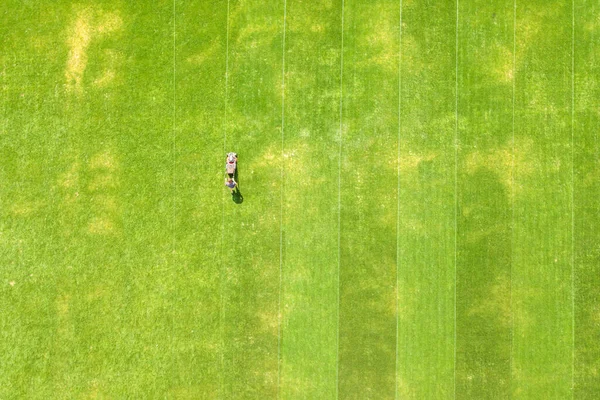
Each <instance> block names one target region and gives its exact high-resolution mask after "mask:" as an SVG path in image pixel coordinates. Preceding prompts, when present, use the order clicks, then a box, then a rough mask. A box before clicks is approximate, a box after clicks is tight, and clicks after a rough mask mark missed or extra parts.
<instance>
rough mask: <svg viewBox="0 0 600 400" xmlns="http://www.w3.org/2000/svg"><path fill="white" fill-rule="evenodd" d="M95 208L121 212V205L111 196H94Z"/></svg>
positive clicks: (92, 199) (93, 203)
mask: <svg viewBox="0 0 600 400" xmlns="http://www.w3.org/2000/svg"><path fill="white" fill-rule="evenodd" d="M90 201H91V203H92V206H93V208H95V209H101V210H105V211H109V212H111V213H116V212H118V210H119V204H118V202H117V200H116V199H115V197H114V196H109V195H104V194H100V195H94V196H93V197H92V198H91V200H90Z"/></svg>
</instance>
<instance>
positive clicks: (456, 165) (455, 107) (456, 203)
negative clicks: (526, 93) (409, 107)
mask: <svg viewBox="0 0 600 400" xmlns="http://www.w3.org/2000/svg"><path fill="white" fill-rule="evenodd" d="M458 6H459V4H458V0H456V43H455V67H456V70H455V86H454V94H455V96H454V98H455V101H454V113H455V116H454V398H455V399H456V272H457V269H458V267H457V265H458V264H457V255H456V252H457V249H458V248H457V240H458Z"/></svg>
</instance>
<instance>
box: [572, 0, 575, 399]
mask: <svg viewBox="0 0 600 400" xmlns="http://www.w3.org/2000/svg"><path fill="white" fill-rule="evenodd" d="M571 318H572V320H571V330H572V331H571V336H572V339H571V340H572V343H571V344H572V353H571V397H572V398H575V0H572V1H571Z"/></svg>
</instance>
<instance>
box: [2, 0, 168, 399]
mask: <svg viewBox="0 0 600 400" xmlns="http://www.w3.org/2000/svg"><path fill="white" fill-rule="evenodd" d="M156 11H157V13H155V14H144V15H138V12H139V9H137V8H136V7H125V6H123V5H122V4H121V3H120V2H107V3H105V4H103V6H102V7H99V6H94V5H91V6H83V5H74V6H72V5H68V6H65V5H57V6H56V7H49V8H45V9H43V10H39V9H38V10H31V9H29V8H24V9H23V12H24V15H23V16H22V18H21V19H19V22H18V24H16V25H15V26H14V28H15V30H16V31H17V32H25V31H24V29H25V28H26V27H27V29H29V27H31V26H43V27H44V28H43V29H42V28H40V30H39V31H37V32H35V33H27V34H25V33H22V35H23V36H26V37H31V38H33V39H34V40H33V41H32V42H31V43H35V46H34V47H33V48H32V49H27V48H15V49H14V50H13V52H14V53H13V54H14V58H13V59H14V60H18V62H17V63H16V65H18V66H19V68H21V70H23V71H34V70H36V69H37V68H38V64H39V63H38V61H37V60H40V59H47V60H49V61H48V63H42V64H43V65H45V67H43V71H44V73H43V74H41V75H39V76H36V74H28V75H21V76H20V78H19V79H18V80H16V81H15V82H14V88H15V89H16V90H17V91H19V92H21V94H23V96H20V95H19V97H22V98H24V99H25V98H28V97H29V98H30V99H32V98H33V96H29V95H28V94H26V93H25V92H24V91H28V90H29V89H25V88H30V89H31V90H32V92H31V95H33V94H34V93H35V96H39V97H38V100H36V102H35V103H32V104H35V107H33V108H31V109H30V108H27V107H22V106H20V105H18V104H17V103H15V104H14V106H15V108H14V109H13V113H14V114H15V115H19V114H20V115H22V116H23V117H25V118H27V115H28V114H29V115H31V116H36V117H35V118H36V119H37V121H38V122H39V123H38V124H36V125H35V126H36V128H35V129H34V130H29V129H27V130H25V131H24V130H23V127H24V126H26V124H19V125H17V126H15V129H14V131H13V132H14V133H15V136H16V137H17V138H18V139H17V140H21V139H25V138H27V139H28V140H31V139H34V138H35V141H34V142H31V143H23V144H24V146H23V147H22V148H23V149H28V151H30V150H31V149H37V150H42V151H44V154H43V155H42V154H39V155H37V156H35V157H33V154H30V155H29V156H31V157H28V156H27V155H25V154H24V155H23V158H22V159H27V160H28V163H30V164H33V165H38V166H39V165H43V171H44V172H42V171H41V170H38V171H35V170H33V171H30V172H28V174H27V176H28V177H29V178H28V179H31V178H33V177H35V179H37V178H38V177H41V178H43V181H42V182H38V183H36V184H35V185H34V186H35V187H36V190H37V191H38V196H37V198H36V202H37V203H38V204H39V207H40V208H39V210H38V211H37V212H35V213H33V214H31V216H34V215H36V216H37V218H38V219H39V220H40V222H42V223H43V224H45V225H46V228H45V230H44V231H41V230H38V229H37V227H36V223H35V222H34V220H33V219H32V220H30V221H29V222H25V224H24V225H23V228H24V231H26V232H31V233H32V234H34V235H35V236H36V240H37V243H36V248H37V249H39V248H40V247H43V248H44V251H43V252H40V253H38V254H40V258H38V259H31V260H30V261H29V262H27V263H26V264H24V268H23V270H22V271H23V272H25V270H26V269H29V271H28V273H29V277H30V278H32V279H33V278H34V277H36V273H32V272H34V271H35V270H38V271H44V273H43V275H42V274H40V275H38V278H36V279H40V278H42V277H43V278H44V279H42V281H40V282H38V283H37V284H35V283H34V284H31V285H28V286H22V287H21V290H22V292H21V293H19V294H18V298H22V299H35V302H36V304H35V305H28V306H26V307H25V308H23V309H22V310H21V311H20V312H17V314H16V315H15V318H14V320H13V323H17V324H18V323H19V322H20V321H22V322H23V323H24V324H25V326H28V325H30V323H29V322H27V318H28V316H29V315H32V313H31V312H30V311H28V310H29V309H39V310H43V311H44V316H43V317H41V318H36V320H37V321H42V322H41V324H39V325H38V326H39V327H40V330H39V331H37V330H32V329H29V328H28V329H27V330H26V332H25V334H24V335H23V336H22V337H24V338H29V339H28V340H31V339H33V340H34V341H35V342H37V343H38V344H39V345H36V346H28V345H23V346H21V345H20V344H19V340H20V339H19V337H18V336H17V337H13V338H11V340H9V341H8V342H9V343H12V345H13V346H14V348H15V349H29V350H28V351H31V350H32V351H33V353H31V354H29V355H26V356H24V357H23V358H19V357H20V356H17V357H16V359H17V360H20V361H19V366H20V367H18V368H16V369H15V370H17V371H19V375H20V376H17V377H16V378H15V380H14V381H12V382H11V383H10V384H9V386H8V387H9V388H13V389H15V390H16V393H17V395H18V396H26V397H30V398H47V397H56V395H57V393H58V394H59V396H61V397H64V398H67V397H86V396H94V395H95V396H105V397H117V396H123V395H125V396H131V397H147V396H149V395H150V394H153V395H156V394H158V395H160V394H164V393H166V392H167V390H168V386H169V379H168V378H164V377H165V376H166V374H164V371H165V370H166V369H168V368H169V365H170V360H169V350H170V343H171V334H170V331H171V324H170V318H169V315H168V314H167V313H165V312H164V310H168V309H170V308H171V307H169V305H168V304H169V300H168V298H169V289H168V288H170V287H171V286H172V285H170V284H169V283H170V279H171V278H170V276H169V275H168V272H165V270H166V269H167V268H168V267H169V264H168V258H169V255H170V248H169V247H170V243H171V240H170V238H171V232H170V229H169V224H168V215H170V214H169V213H168V210H170V209H171V207H170V206H171V204H172V203H170V202H168V201H164V203H163V204H164V206H162V205H159V206H156V205H157V204H161V200H164V199H165V198H168V196H169V194H170V192H169V188H170V185H169V183H170V178H171V157H170V154H169V149H170V147H169V146H168V144H169V139H170V135H169V134H170V132H171V127H172V119H171V118H170V115H171V110H172V104H170V99H171V93H172V86H171V83H172V68H171V66H172V53H171V52H170V51H168V50H169V49H171V43H172V42H171V40H170V38H171V37H172V30H171V24H170V22H171V15H172V14H171V13H170V11H171V10H170V7H168V8H167V9H166V10H165V9H163V10H158V9H157V10H156ZM28 15H30V16H36V18H35V20H34V21H31V22H28V18H29V17H28ZM42 16H43V17H42ZM57 16H58V17H57ZM40 18H43V19H42V20H43V21H45V22H46V23H41V21H42V20H41V19H40ZM149 27H152V28H151V29H150V28H149ZM156 27H159V29H158V30H157V29H156ZM149 31H150V32H152V33H153V34H148V32H149ZM132 37H135V38H137V40H136V43H135V46H132V45H131V44H130V43H131V42H132V41H131V38H132ZM140 38H143V39H140ZM165 39H166V40H165ZM150 43H151V44H152V46H149V44H150ZM162 44H164V45H165V46H166V47H162ZM165 49H166V51H165ZM38 51H39V52H40V55H39V57H31V54H32V53H34V52H38ZM125 55H127V57H125ZM48 56H51V57H50V58H47V57H48ZM34 60H36V61H35V62H34ZM150 60H152V68H151V69H149V68H147V67H148V66H149V65H150V62H149V61H150ZM29 65H30V67H28V66H29ZM34 65H35V67H34ZM165 66H166V68H163V67H165ZM34 68H35V69H34ZM46 68H47V69H46ZM38 79H39V80H38ZM38 82H39V83H38ZM42 82H45V83H42ZM142 82H143V86H144V87H145V88H146V90H145V91H139V90H137V86H138V85H140V86H141V85H142ZM42 88H44V89H42ZM157 114H162V115H164V116H165V117H164V119H161V120H160V121H159V122H157V123H155V124H153V125H152V126H149V127H146V129H145V130H144V132H143V135H140V126H139V121H140V120H147V119H148V118H149V117H150V116H151V115H157ZM33 132H37V133H36V134H35V136H34V135H33ZM150 160H151V161H152V162H151V163H149V162H148V161H150ZM40 162H42V163H43V164H40ZM41 172H42V173H41ZM16 187H18V185H17V186H16ZM165 188H166V189H165ZM24 194H25V193H24V192H23V191H22V190H18V191H16V192H15V193H14V197H13V202H14V203H15V204H19V203H21V202H22V201H23V200H24V196H23V195H24ZM10 218H11V219H12V218H15V219H16V220H18V219H21V217H19V218H16V217H10ZM48 219H50V220H52V221H53V222H52V223H51V224H47V222H46V221H47V220H48ZM16 235H19V233H18V232H16ZM124 238H127V239H128V240H124ZM36 251H38V250H36ZM28 252H29V251H28ZM31 254H33V253H31ZM42 282H43V284H42ZM32 283H33V281H32ZM15 287H16V285H15ZM148 293H151V295H148ZM15 294H17V293H16V292H15ZM11 304H19V303H18V302H13V303H11ZM36 324H38V323H36ZM31 361H34V362H35V363H36V364H37V365H39V366H40V367H41V368H40V369H39V370H37V371H34V370H32V369H30V368H27V367H26V366H27V364H28V363H29V362H31ZM158 376H160V377H162V378H164V379H157V378H156V377H158ZM13 393H14V392H13Z"/></svg>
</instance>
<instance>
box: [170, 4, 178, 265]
mask: <svg viewBox="0 0 600 400" xmlns="http://www.w3.org/2000/svg"><path fill="white" fill-rule="evenodd" d="M175 1H176V0H173V130H172V133H171V163H172V168H173V171H172V172H171V188H172V190H173V205H172V210H171V262H173V261H174V260H173V259H174V258H175V220H176V217H175V214H176V206H175V199H176V198H177V196H176V192H177V187H176V184H175V166H176V162H175V151H176V143H175V140H176V134H175V129H176V124H175V121H176V113H177V103H176V101H177V86H176V78H175V76H176V72H177V66H176V57H175V54H176V29H177V21H176V8H175ZM171 266H173V265H171Z"/></svg>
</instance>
